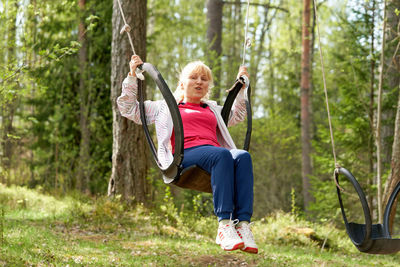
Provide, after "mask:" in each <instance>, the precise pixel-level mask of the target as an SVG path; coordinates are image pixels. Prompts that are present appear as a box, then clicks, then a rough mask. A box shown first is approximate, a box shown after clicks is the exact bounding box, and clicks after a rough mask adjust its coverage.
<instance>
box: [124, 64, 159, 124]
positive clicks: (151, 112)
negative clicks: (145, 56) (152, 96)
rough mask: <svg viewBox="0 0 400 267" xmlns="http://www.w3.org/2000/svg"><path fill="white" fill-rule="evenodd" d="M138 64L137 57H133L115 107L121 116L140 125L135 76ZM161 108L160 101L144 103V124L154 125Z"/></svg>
mask: <svg viewBox="0 0 400 267" xmlns="http://www.w3.org/2000/svg"><path fill="white" fill-rule="evenodd" d="M139 64H143V62H142V61H141V59H140V58H139V57H138V56H133V57H132V60H131V62H130V68H131V72H130V73H129V74H128V76H127V77H126V78H125V79H124V81H123V82H122V93H121V96H119V97H118V98H117V105H118V108H119V111H120V112H121V115H122V116H124V117H126V118H128V119H130V120H132V121H134V122H135V123H137V124H142V122H141V120H140V110H139V102H138V101H137V94H138V83H137V78H136V75H135V69H136V67H137V66H138V65H139ZM160 106H161V101H149V100H147V101H145V102H144V108H145V113H146V123H147V124H151V123H154V121H155V118H156V117H157V115H158V112H159V109H160Z"/></svg>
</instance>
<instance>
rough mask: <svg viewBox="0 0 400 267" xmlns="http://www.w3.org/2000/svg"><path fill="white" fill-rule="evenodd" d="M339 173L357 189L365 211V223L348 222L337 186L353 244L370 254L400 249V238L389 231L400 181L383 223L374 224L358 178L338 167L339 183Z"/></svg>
mask: <svg viewBox="0 0 400 267" xmlns="http://www.w3.org/2000/svg"><path fill="white" fill-rule="evenodd" d="M339 174H342V175H344V176H345V177H346V178H347V180H348V181H349V182H350V183H351V184H352V186H353V187H354V189H355V190H356V192H357V194H358V198H359V200H360V202H361V205H362V209H363V212H364V219H365V224H359V223H354V222H348V220H347V217H346V213H345V210H344V206H343V201H342V196H341V193H340V189H339V188H336V190H337V195H338V198H339V204H340V208H341V211H342V216H343V220H344V223H345V226H346V231H347V234H348V235H349V237H350V239H351V241H352V242H353V244H354V245H355V246H356V247H357V249H358V250H359V251H361V252H364V253H369V254H393V253H396V252H398V251H400V239H396V238H391V235H390V231H389V229H390V227H389V218H390V213H391V210H392V207H393V204H394V202H395V199H396V197H397V195H398V193H399V191H400V183H398V184H397V186H396V188H395V189H394V190H393V192H392V194H391V195H390V198H389V201H388V203H387V205H386V208H385V213H384V216H383V224H372V219H371V212H370V209H369V206H368V202H367V199H366V197H365V194H364V192H363V190H362V188H361V186H360V184H359V183H358V182H357V179H356V178H355V177H354V176H353V174H351V173H350V171H348V170H347V169H345V168H338V169H337V171H335V179H336V181H337V182H338V183H339Z"/></svg>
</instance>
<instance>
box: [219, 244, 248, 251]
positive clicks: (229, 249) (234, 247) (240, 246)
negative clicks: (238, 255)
mask: <svg viewBox="0 0 400 267" xmlns="http://www.w3.org/2000/svg"><path fill="white" fill-rule="evenodd" d="M220 246H221V245H220ZM221 248H222V249H223V250H225V251H233V250H237V249H242V248H244V242H242V243H237V244H236V245H234V246H233V247H232V248H224V247H222V246H221Z"/></svg>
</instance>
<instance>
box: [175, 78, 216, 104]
mask: <svg viewBox="0 0 400 267" xmlns="http://www.w3.org/2000/svg"><path fill="white" fill-rule="evenodd" d="M209 85H210V81H209V80H208V78H207V75H206V74H205V73H201V72H191V73H189V75H188V76H187V77H186V78H185V79H184V80H183V82H182V85H181V86H182V90H183V91H184V99H183V101H184V102H190V103H197V104H198V103H200V100H201V99H202V98H203V97H204V96H205V95H206V94H207V93H208V88H209Z"/></svg>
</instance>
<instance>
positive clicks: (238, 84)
mask: <svg viewBox="0 0 400 267" xmlns="http://www.w3.org/2000/svg"><path fill="white" fill-rule="evenodd" d="M243 83H244V79H243V78H239V79H237V80H236V81H235V83H234V84H233V86H232V87H231V89H229V94H228V96H227V97H226V100H225V103H224V106H223V107H222V111H221V116H222V118H223V120H224V122H225V125H226V126H228V120H229V115H230V112H231V110H232V105H233V102H235V99H236V96H237V95H238V94H239V92H240V90H241V89H242V87H243ZM250 97H251V86H250V84H249V86H248V88H247V99H245V101H246V112H247V130H246V137H245V140H244V144H243V149H244V150H246V151H248V150H249V148H250V139H251V131H252V124H253V120H252V111H251V100H250Z"/></svg>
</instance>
